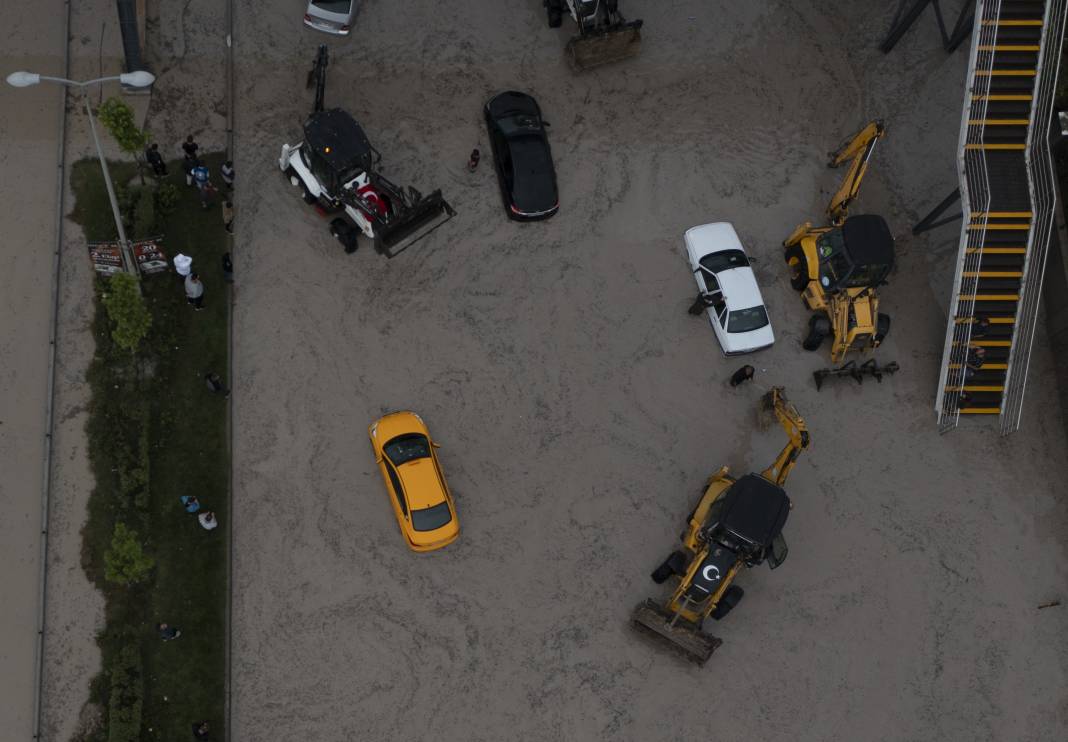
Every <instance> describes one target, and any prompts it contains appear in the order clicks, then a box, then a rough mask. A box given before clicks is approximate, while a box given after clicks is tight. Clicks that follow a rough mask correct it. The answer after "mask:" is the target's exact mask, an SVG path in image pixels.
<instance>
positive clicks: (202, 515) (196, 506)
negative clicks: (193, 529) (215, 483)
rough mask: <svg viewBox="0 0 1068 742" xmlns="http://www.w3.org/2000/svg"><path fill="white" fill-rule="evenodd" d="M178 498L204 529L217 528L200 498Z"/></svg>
mask: <svg viewBox="0 0 1068 742" xmlns="http://www.w3.org/2000/svg"><path fill="white" fill-rule="evenodd" d="M216 378H218V377H216ZM178 499H179V500H181V502H182V507H183V508H185V512H187V513H190V514H192V515H196V516H197V521H199V523H200V527H201V528H203V529H204V530H205V531H214V530H215V529H216V528H218V526H219V521H218V520H217V519H216V518H215V513H214V512H212V511H211V510H203V509H201V507H200V500H198V499H197V496H196V495H182V496H181V497H179V498H178Z"/></svg>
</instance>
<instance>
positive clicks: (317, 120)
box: [304, 108, 371, 172]
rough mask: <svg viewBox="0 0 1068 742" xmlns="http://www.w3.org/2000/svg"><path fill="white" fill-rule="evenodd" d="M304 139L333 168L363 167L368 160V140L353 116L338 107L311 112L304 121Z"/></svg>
mask: <svg viewBox="0 0 1068 742" xmlns="http://www.w3.org/2000/svg"><path fill="white" fill-rule="evenodd" d="M304 141H305V142H306V143H307V144H308V147H310V148H311V149H312V151H314V152H315V153H316V155H317V156H318V157H319V158H321V159H322V160H323V161H324V162H325V163H326V164H327V165H329V166H330V168H332V169H333V170H335V171H337V172H346V171H348V170H352V169H354V168H364V167H366V166H367V163H369V162H370V156H371V143H370V142H369V141H368V140H367V135H366V134H364V133H363V129H362V128H361V127H360V125H359V124H358V123H356V120H355V119H353V118H352V116H350V115H349V114H348V113H346V112H345V111H342V110H341V109H340V108H332V109H330V110H329V111H320V112H318V113H314V114H312V115H311V116H310V117H309V118H308V120H307V121H306V122H304Z"/></svg>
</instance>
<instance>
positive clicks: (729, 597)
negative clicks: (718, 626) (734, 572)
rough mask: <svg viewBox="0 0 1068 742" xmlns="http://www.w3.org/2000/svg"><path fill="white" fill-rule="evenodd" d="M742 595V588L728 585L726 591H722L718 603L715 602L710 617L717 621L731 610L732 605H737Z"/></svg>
mask: <svg viewBox="0 0 1068 742" xmlns="http://www.w3.org/2000/svg"><path fill="white" fill-rule="evenodd" d="M744 595H745V590H743V589H742V588H741V587H740V586H738V585H731V586H730V587H728V588H727V592H725V593H723V597H722V598H721V599H720V601H719V603H717V604H716V607H715V608H714V609H713V610H712V613H711V616H712V618H714V619H715V620H717V621H719V620H721V619H723V618H725V617H726V615H727V614H728V613H730V612H731V609H733V608H734V606H736V605H738V604H739V603H740V602H741V601H742V596H744Z"/></svg>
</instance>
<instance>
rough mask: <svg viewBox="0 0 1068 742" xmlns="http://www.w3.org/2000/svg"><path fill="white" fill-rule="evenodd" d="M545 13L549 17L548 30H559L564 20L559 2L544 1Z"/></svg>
mask: <svg viewBox="0 0 1068 742" xmlns="http://www.w3.org/2000/svg"><path fill="white" fill-rule="evenodd" d="M545 12H546V14H547V15H548V16H549V28H560V24H561V23H563V20H564V9H563V6H562V5H561V4H560V0H545Z"/></svg>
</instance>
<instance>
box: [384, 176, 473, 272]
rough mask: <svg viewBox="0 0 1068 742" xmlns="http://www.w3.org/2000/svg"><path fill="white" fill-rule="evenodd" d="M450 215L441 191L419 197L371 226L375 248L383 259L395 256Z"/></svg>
mask: <svg viewBox="0 0 1068 742" xmlns="http://www.w3.org/2000/svg"><path fill="white" fill-rule="evenodd" d="M454 216H456V212H455V211H453V208H452V207H451V206H449V202H448V201H446V200H445V198H444V197H443V196H442V195H441V191H434V192H433V193H431V194H430V195H429V196H426V197H420V198H419V199H418V200H417V201H415V202H414V203H413V204H412V205H411V206H410V207H408V208H406V209H405V210H404V211H403V213H402V214H400V215H398V216H396V217H394V218H393V219H391V220H390V221H389V223H388V224H381V223H379V224H376V225H375V250H376V251H377V252H379V253H382V254H383V255H385V256H386V257H387V258H392V257H396V256H397V255H398V254H399V253H402V252H404V251H405V250H407V249H408V248H409V247H411V246H412V245H414V244H415V243H416V242H418V241H419V240H421V239H423V238H424V237H426V236H427V235H429V234H430V233H431V232H433V231H434V230H435V229H437V228H438V227H440V226H441V225H442V224H444V223H445V222H447V221H449V220H450V219H452V218H453V217H454Z"/></svg>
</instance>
